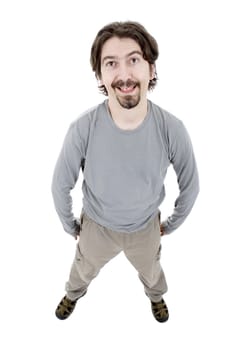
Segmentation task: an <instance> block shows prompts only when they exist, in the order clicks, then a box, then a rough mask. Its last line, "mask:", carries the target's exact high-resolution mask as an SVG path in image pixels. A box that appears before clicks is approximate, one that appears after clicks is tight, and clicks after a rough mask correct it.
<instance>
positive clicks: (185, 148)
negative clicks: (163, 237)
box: [162, 120, 199, 234]
mask: <svg viewBox="0 0 233 350" xmlns="http://www.w3.org/2000/svg"><path fill="white" fill-rule="evenodd" d="M168 143H169V159H170V162H171V164H172V165H173V168H174V170H175V173H176V176H177V182H178V186H179V196H178V197H177V199H176V201H175V205H174V210H173V213H172V215H171V216H169V217H168V218H167V220H165V221H164V222H163V223H162V227H163V230H164V233H165V234H169V233H171V232H173V231H174V230H176V229H177V228H178V227H179V226H180V225H181V224H182V223H183V222H184V221H185V219H186V218H187V216H188V215H189V213H190V212H191V210H192V207H193V205H194V203H195V201H196V198H197V196H198V193H199V176H198V170H197V165H196V160H195V156H194V151H193V147H192V143H191V140H190V137H189V134H188V132H187V130H186V128H185V126H184V125H183V123H182V122H181V121H180V120H177V121H176V122H175V123H174V124H173V125H171V126H170V127H169V130H168Z"/></svg>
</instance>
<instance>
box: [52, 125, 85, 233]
mask: <svg viewBox="0 0 233 350" xmlns="http://www.w3.org/2000/svg"><path fill="white" fill-rule="evenodd" d="M82 161H83V157H82V147H81V138H80V136H79V133H78V129H77V126H76V125H75V124H72V125H71V126H70V128H69V130H68V132H67V135H66V137H65V140H64V144H63V147H62V150H61V152H60V155H59V157H58V160H57V163H56V166H55V170H54V174H53V180H52V195H53V200H54V205H55V209H56V211H57V214H58V216H59V218H60V220H61V223H62V225H63V228H64V230H65V231H66V232H68V233H69V234H71V235H72V236H74V237H76V236H77V234H78V231H79V223H78V222H77V221H76V219H75V218H74V214H73V212H72V204H73V201H72V197H71V194H70V192H71V190H72V189H73V188H74V187H75V184H76V182H77V180H78V176H79V171H80V167H81V165H82Z"/></svg>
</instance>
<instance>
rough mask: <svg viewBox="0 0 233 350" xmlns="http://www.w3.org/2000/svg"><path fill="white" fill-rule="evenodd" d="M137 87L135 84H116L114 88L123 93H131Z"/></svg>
mask: <svg viewBox="0 0 233 350" xmlns="http://www.w3.org/2000/svg"><path fill="white" fill-rule="evenodd" d="M136 87H137V84H136V85H132V86H117V87H116V88H117V89H118V90H119V91H121V92H122V93H123V94H129V93H132V92H133V91H134V90H135V89H136Z"/></svg>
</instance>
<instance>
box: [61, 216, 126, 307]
mask: <svg viewBox="0 0 233 350" xmlns="http://www.w3.org/2000/svg"><path fill="white" fill-rule="evenodd" d="M121 250H122V246H121V245H120V244H119V242H118V241H117V236H116V235H115V234H111V231H110V230H107V229H105V228H104V227H103V226H100V225H98V224H97V223H95V222H94V221H93V220H91V219H90V218H89V217H88V216H87V215H86V214H85V213H83V215H82V225H81V231H80V236H79V242H78V244H77V249H76V253H75V258H74V261H73V264H72V267H71V271H70V277H69V281H68V282H67V283H66V292H67V297H68V298H69V299H71V300H74V299H77V298H79V297H80V296H82V295H83V294H84V293H85V292H86V290H87V288H88V286H89V284H90V283H91V281H92V280H93V279H94V278H95V277H96V276H97V275H98V273H99V271H100V269H101V268H102V267H103V266H104V265H105V264H106V263H107V262H108V261H109V260H111V259H112V258H113V257H115V256H116V255H117V254H118V253H120V251H121Z"/></svg>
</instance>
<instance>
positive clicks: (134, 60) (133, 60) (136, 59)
mask: <svg viewBox="0 0 233 350" xmlns="http://www.w3.org/2000/svg"><path fill="white" fill-rule="evenodd" d="M138 62H139V58H138V57H131V59H130V63H131V64H136V63H138Z"/></svg>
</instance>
